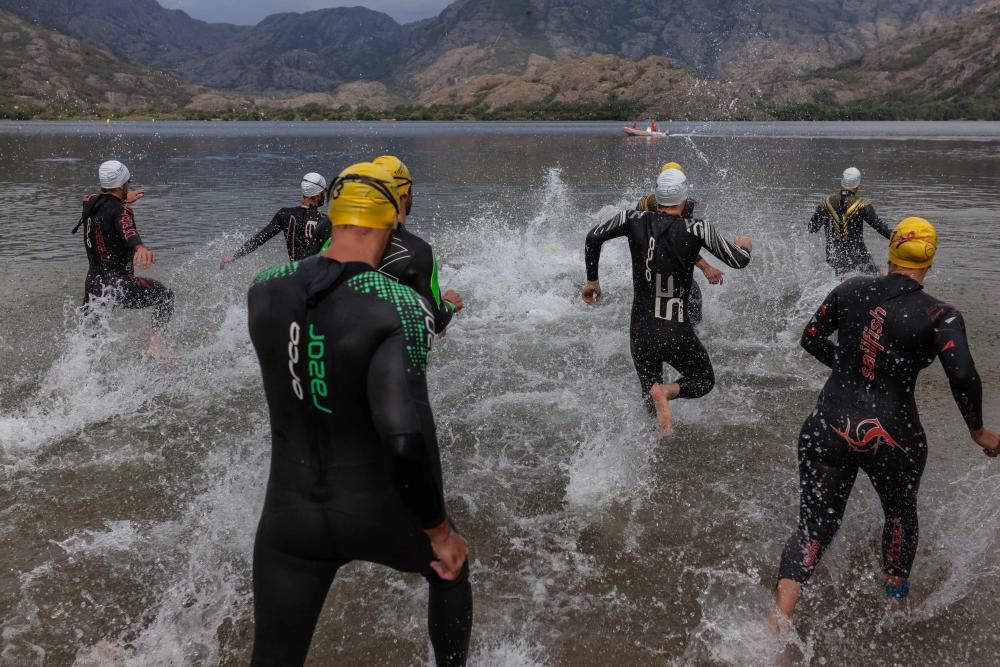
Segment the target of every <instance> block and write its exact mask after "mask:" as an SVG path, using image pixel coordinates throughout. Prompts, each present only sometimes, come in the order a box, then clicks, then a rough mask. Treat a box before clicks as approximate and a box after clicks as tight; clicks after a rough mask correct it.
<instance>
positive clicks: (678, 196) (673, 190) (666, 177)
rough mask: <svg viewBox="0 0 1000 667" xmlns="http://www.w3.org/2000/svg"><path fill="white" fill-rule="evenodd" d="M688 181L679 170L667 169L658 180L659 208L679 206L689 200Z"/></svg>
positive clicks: (657, 195) (657, 199)
mask: <svg viewBox="0 0 1000 667" xmlns="http://www.w3.org/2000/svg"><path fill="white" fill-rule="evenodd" d="M687 194H688V179H687V176H685V175H684V172H683V171H681V170H679V169H665V170H663V171H662V172H660V175H659V176H658V177H657V179H656V203H657V205H658V206H677V205H678V204H683V203H684V200H685V199H687Z"/></svg>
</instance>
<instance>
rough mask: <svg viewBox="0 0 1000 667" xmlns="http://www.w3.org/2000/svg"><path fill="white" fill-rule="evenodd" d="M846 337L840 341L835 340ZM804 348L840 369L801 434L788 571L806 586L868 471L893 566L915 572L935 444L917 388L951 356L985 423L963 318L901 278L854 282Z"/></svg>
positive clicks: (785, 557)
mask: <svg viewBox="0 0 1000 667" xmlns="http://www.w3.org/2000/svg"><path fill="white" fill-rule="evenodd" d="M834 332H836V333H837V338H838V341H839V343H837V344H835V343H833V342H832V341H830V340H829V337H830V336H831V335H833V333H834ZM802 347H804V348H805V349H806V350H807V351H808V352H809V353H810V354H812V355H813V356H814V357H816V358H817V359H819V360H820V361H821V362H823V363H824V364H826V365H827V366H829V367H831V368H832V369H833V372H832V374H831V375H830V378H829V380H827V383H826V385H825V386H824V387H823V391H822V393H821V394H820V396H819V401H818V402H817V403H816V409H815V410H814V411H813V413H812V414H811V415H810V416H809V418H808V419H807V420H806V422H805V425H803V427H802V432H801V434H800V436H799V487H800V493H801V501H800V510H799V512H800V514H799V527H798V530H797V531H796V532H795V534H794V535H792V537H791V538H790V539H789V540H788V543H787V545H786V546H785V550H784V553H783V554H782V558H781V569H780V576H781V577H782V578H784V579H793V580H795V581H797V582H800V583H804V582H805V581H806V580H807V579H808V578H809V577H810V575H811V574H812V572H813V569H814V568H815V567H816V563H817V562H818V561H819V559H820V557H821V556H822V554H823V550H824V549H825V548H826V547H827V545H829V544H830V541H831V540H832V539H833V536H834V534H835V533H836V532H837V529H838V528H839V527H840V522H841V519H842V518H843V515H844V509H845V507H846V506H847V498H848V496H849V495H850V492H851V487H852V486H853V485H854V479H855V477H856V476H857V473H858V469H859V468H860V469H861V470H863V471H864V472H865V474H867V475H868V477H869V479H870V480H871V482H872V486H874V487H875V491H876V492H877V493H878V495H879V498H880V499H881V501H882V509H883V510H884V512H885V528H884V531H883V536H882V539H883V544H882V555H883V562H884V567H885V572H886V573H887V574H889V575H891V576H894V577H904V578H905V577H907V576H909V574H910V568H911V566H912V565H913V558H914V556H915V555H916V549H917V536H918V535H917V489H918V488H919V486H920V477H921V475H922V473H923V470H924V463H925V461H926V460H927V440H926V437H925V435H924V430H923V427H922V426H921V424H920V417H919V415H918V414H917V404H916V400H915V397H914V389H915V385H916V381H917V375H918V374H919V373H920V371H921V370H922V369H924V368H926V367H927V366H929V365H930V364H932V363H933V361H934V358H935V357H938V358H939V359H941V365H942V366H944V370H945V373H946V374H947V375H948V379H949V381H950V383H951V391H952V395H953V396H954V397H955V401H956V402H957V403H958V407H959V409H960V410H961V412H962V416H963V417H964V418H965V422H966V424H967V425H968V427H969V430H970V431H974V430H977V429H979V428H981V427H982V425H983V413H982V384H981V382H980V379H979V376H978V374H977V373H976V366H975V364H974V363H973V361H972V354H971V353H970V351H969V343H968V339H967V338H966V334H965V323H964V322H963V320H962V315H961V314H960V313H959V312H958V311H957V310H955V309H954V308H953V307H951V306H949V305H948V304H946V303H943V302H941V301H939V300H938V299H935V298H934V297H933V296H931V295H930V294H928V293H927V292H925V291H924V290H923V287H922V286H921V285H920V284H919V283H917V282H915V281H913V280H911V279H910V278H907V277H905V276H901V275H898V274H890V275H888V276H885V277H882V278H868V277H861V278H854V279H851V280H848V281H846V282H845V283H843V284H842V285H840V286H839V287H838V288H836V289H835V290H834V291H833V292H831V293H830V295H829V296H828V297H827V298H826V301H824V302H823V305H822V306H820V309H819V310H818V311H817V312H816V315H815V316H814V317H813V319H812V321H810V323H809V324H808V326H807V327H806V330H805V332H804V333H803V335H802Z"/></svg>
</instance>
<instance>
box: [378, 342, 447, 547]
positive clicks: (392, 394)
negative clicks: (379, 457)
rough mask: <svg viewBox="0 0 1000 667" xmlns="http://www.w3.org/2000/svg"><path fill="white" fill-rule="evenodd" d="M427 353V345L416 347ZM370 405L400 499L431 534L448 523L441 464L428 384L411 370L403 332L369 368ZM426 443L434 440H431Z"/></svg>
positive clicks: (421, 375) (414, 370)
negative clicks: (436, 528) (431, 531)
mask: <svg viewBox="0 0 1000 667" xmlns="http://www.w3.org/2000/svg"><path fill="white" fill-rule="evenodd" d="M411 347H420V348H423V350H417V351H416V352H417V353H418V354H419V353H421V351H423V352H426V345H421V343H419V342H418V343H416V345H415V346H412V345H411ZM368 403H369V405H370V406H371V410H372V415H371V416H372V422H373V423H374V425H375V430H376V431H377V432H378V434H379V438H380V440H381V442H382V445H383V446H384V447H385V448H386V450H387V451H388V453H389V455H390V458H391V460H392V466H393V479H394V481H395V483H396V488H397V490H398V491H399V494H400V496H401V497H402V498H403V500H404V501H405V503H406V504H407V506H408V507H409V508H410V509H411V510H412V511H413V513H414V514H415V515H416V516H417V518H418V519H419V520H420V523H421V526H422V527H423V528H424V529H425V530H428V529H431V528H434V527H436V526H439V525H440V524H441V523H442V522H443V521H445V519H446V518H447V515H446V512H445V504H444V493H443V490H442V488H441V482H440V480H441V473H440V471H441V461H440V458H439V454H438V450H437V443H436V442H433V438H434V435H433V434H434V428H433V424H434V418H433V415H432V414H431V409H430V404H429V403H428V399H427V382H426V379H425V377H424V375H423V374H422V372H421V371H420V369H418V368H415V367H414V366H413V361H412V357H411V355H410V353H409V352H408V351H407V349H406V341H405V340H404V337H403V331H402V329H400V330H399V331H397V332H396V333H394V334H393V335H392V336H390V337H389V338H387V339H386V340H385V341H384V342H383V343H382V345H381V346H379V349H378V351H377V352H376V353H375V355H374V357H372V362H371V366H370V367H369V369H368ZM428 438H430V439H431V441H430V442H429V441H428Z"/></svg>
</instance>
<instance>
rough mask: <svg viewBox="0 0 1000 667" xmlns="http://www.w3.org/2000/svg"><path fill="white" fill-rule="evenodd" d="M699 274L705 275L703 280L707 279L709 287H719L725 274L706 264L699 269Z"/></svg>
mask: <svg viewBox="0 0 1000 667" xmlns="http://www.w3.org/2000/svg"><path fill="white" fill-rule="evenodd" d="M701 272H702V273H704V274H705V278H707V279H708V282H709V284H710V285H721V284H722V280H723V279H724V278H725V277H726V274H725V273H723V272H722V271H720V270H719V269H717V268H715V267H714V266H712V265H711V264H709V263H708V262H706V263H705V266H703V267H702V268H701Z"/></svg>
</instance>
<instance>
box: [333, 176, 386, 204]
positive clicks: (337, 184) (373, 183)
mask: <svg viewBox="0 0 1000 667" xmlns="http://www.w3.org/2000/svg"><path fill="white" fill-rule="evenodd" d="M345 183H364V184H365V185H367V186H368V187H370V188H372V189H374V190H376V191H378V192H379V193H380V194H382V195H383V196H384V197H385V198H386V199H388V200H389V203H390V204H392V207H393V208H394V209H396V213H399V202H398V201H396V197H394V196H393V195H392V190H390V189H389V184H388V183H386V182H385V181H382V180H379V179H377V178H372V177H371V176H362V175H361V174H347V175H346V176H339V177H337V178H335V179H334V181H333V183H331V184H330V187H329V188H328V189H327V194H328V195H329V197H330V200H331V201H332V200H334V199H337V197H339V196H340V192H339V190H341V189H343V185H344V184H345ZM334 190H337V191H338V192H337V195H336V196H334V194H333V191H334Z"/></svg>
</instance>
